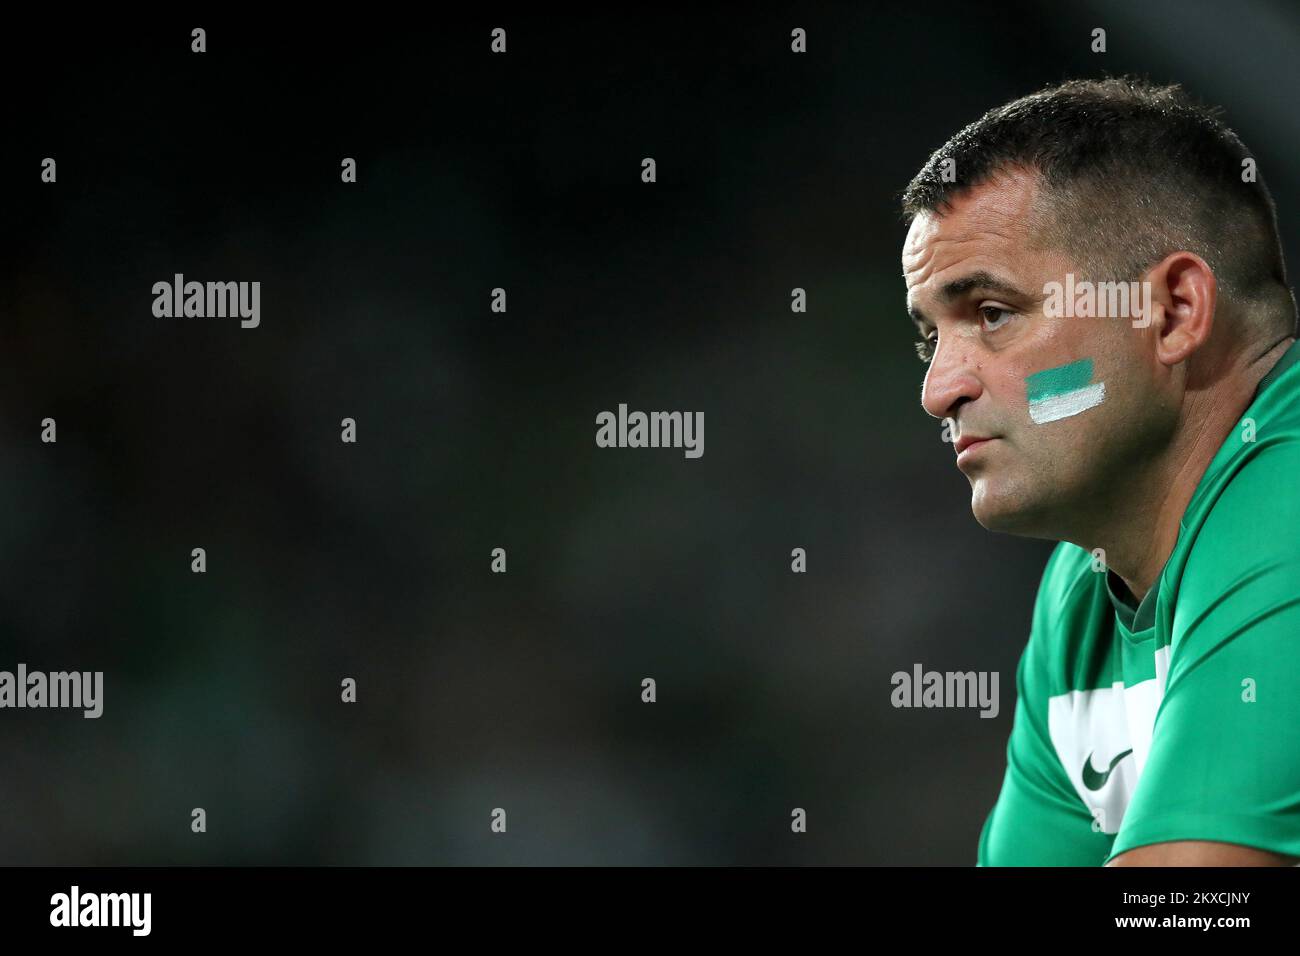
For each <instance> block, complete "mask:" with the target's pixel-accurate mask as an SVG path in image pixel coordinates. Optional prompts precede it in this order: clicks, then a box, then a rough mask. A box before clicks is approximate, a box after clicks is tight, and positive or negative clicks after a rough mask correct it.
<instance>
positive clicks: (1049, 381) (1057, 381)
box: [1025, 358, 1092, 403]
mask: <svg viewBox="0 0 1300 956" xmlns="http://www.w3.org/2000/svg"><path fill="white" fill-rule="evenodd" d="M1091 381H1092V359H1086V358H1085V359H1079V360H1078V361H1077V362H1070V363H1068V364H1066V365H1058V366H1057V367H1056V368H1048V369H1043V371H1041V372H1035V373H1034V374H1033V375H1030V376H1029V377H1028V378H1026V379H1025V389H1026V392H1027V393H1028V396H1029V401H1030V402H1031V403H1032V402H1040V401H1043V400H1044V399H1048V398H1052V397H1053V396H1055V395H1061V394H1064V393H1065V392H1073V391H1075V390H1076V389H1080V388H1084V387H1086V386H1087V385H1088V384H1089V383H1090V382H1091Z"/></svg>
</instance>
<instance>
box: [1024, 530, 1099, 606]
mask: <svg viewBox="0 0 1300 956" xmlns="http://www.w3.org/2000/svg"><path fill="white" fill-rule="evenodd" d="M1102 562H1103V556H1102V555H1100V554H1096V555H1094V554H1093V553H1092V552H1091V551H1088V550H1086V549H1084V548H1081V547H1079V546H1078V545H1077V544H1071V543H1070V542H1068V541H1059V542H1057V544H1056V547H1055V548H1053V549H1052V553H1051V554H1050V555H1048V557H1047V563H1046V564H1045V565H1043V574H1042V577H1041V579H1040V580H1039V582H1038V597H1037V599H1036V600H1035V603H1034V610H1035V616H1037V614H1038V613H1039V611H1040V610H1041V611H1043V612H1055V613H1059V612H1060V611H1062V610H1063V609H1064V608H1066V607H1067V606H1069V605H1070V604H1072V603H1077V602H1079V601H1080V600H1083V599H1087V598H1088V597H1089V595H1087V594H1086V593H1085V592H1086V588H1084V587H1083V585H1084V584H1085V583H1086V582H1088V581H1089V580H1091V576H1092V575H1094V574H1096V573H1097V570H1098V568H1099V567H1101V566H1102Z"/></svg>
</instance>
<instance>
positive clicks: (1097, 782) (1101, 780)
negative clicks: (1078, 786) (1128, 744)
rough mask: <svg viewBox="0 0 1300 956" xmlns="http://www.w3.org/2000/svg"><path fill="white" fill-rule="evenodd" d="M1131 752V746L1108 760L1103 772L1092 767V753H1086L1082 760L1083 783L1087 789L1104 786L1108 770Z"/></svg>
mask: <svg viewBox="0 0 1300 956" xmlns="http://www.w3.org/2000/svg"><path fill="white" fill-rule="evenodd" d="M1132 752H1133V750H1132V748H1129V749H1128V750H1126V751H1124V752H1123V753H1122V754H1119V755H1118V756H1116V757H1115V759H1114V760H1112V761H1111V762H1110V766H1109V767H1107V768H1106V772H1105V773H1098V772H1097V771H1096V770H1093V769H1092V754H1088V759H1086V760H1085V761H1084V762H1083V785H1084V786H1085V787H1087V788H1088V789H1089V790H1100V789H1101V788H1102V787H1104V786H1106V780H1107V779H1108V778H1109V777H1110V772H1111V771H1112V770H1114V769H1115V765H1116V764H1117V763H1119V762H1120V761H1121V760H1123V759H1124V758H1125V757H1127V756H1128V755H1129V754H1131V753H1132Z"/></svg>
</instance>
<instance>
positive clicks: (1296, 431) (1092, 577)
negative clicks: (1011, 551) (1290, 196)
mask: <svg viewBox="0 0 1300 956" xmlns="http://www.w3.org/2000/svg"><path fill="white" fill-rule="evenodd" d="M1116 480H1123V479H1122V477H1118V476H1117V479H1116ZM1101 558H1102V556H1101V555H1100V554H1098V555H1097V557H1096V559H1094V556H1093V554H1092V553H1090V552H1088V551H1086V550H1084V549H1083V548H1080V547H1078V546H1077V545H1073V544H1069V543H1066V542H1061V543H1060V544H1058V545H1057V546H1056V548H1055V550H1053V552H1052V554H1051V556H1050V557H1049V558H1048V561H1047V565H1046V568H1045V569H1044V571H1043V576H1042V580H1041V583H1040V584H1039V588H1038V596H1037V599H1036V601H1035V604H1034V611H1033V620H1032V622H1031V627H1030V632H1029V640H1028V642H1027V643H1026V645H1025V648H1024V651H1023V653H1022V654H1021V656H1020V662H1019V665H1018V667H1017V669H1016V693H1017V700H1016V711H1015V719H1014V724H1013V727H1012V730H1011V737H1010V739H1009V741H1008V743H1007V769H1006V774H1005V776H1004V777H1003V781H1002V790H1001V793H1000V794H999V795H998V799H997V802H996V804H995V805H994V806H993V809H992V811H991V812H990V813H989V815H988V818H987V819H986V820H985V822H984V827H983V830H982V832H981V833H980V838H979V851H978V865H980V866H1099V865H1101V864H1104V863H1105V862H1107V861H1109V860H1110V859H1111V858H1112V857H1114V856H1117V855H1119V854H1120V853H1123V852H1124V851H1126V850H1131V849H1133V848H1134V847H1138V846H1144V845H1146V844H1150V843H1163V842H1166V841H1169V840H1215V841H1221V842H1225V843H1239V844H1244V845H1246V846H1251V847H1258V848H1260V849H1263V850H1271V851H1273V852H1275V853H1282V854H1289V855H1294V856H1300V342H1295V343H1292V345H1291V347H1290V348H1289V349H1287V351H1286V352H1285V353H1284V354H1283V356H1282V358H1281V359H1280V360H1279V361H1278V362H1277V364H1276V365H1274V367H1273V368H1272V369H1270V371H1269V373H1268V374H1267V375H1266V376H1265V377H1264V379H1263V380H1262V381H1261V382H1260V384H1259V387H1258V388H1257V389H1256V391H1255V396H1254V398H1253V399H1252V401H1251V404H1250V406H1249V407H1248V408H1247V409H1246V411H1245V412H1243V413H1242V416H1241V418H1240V420H1239V421H1238V422H1237V424H1236V427H1234V429H1233V431H1232V432H1231V433H1230V434H1229V435H1228V437H1227V438H1226V439H1225V440H1224V442H1223V444H1222V446H1221V447H1220V448H1219V450H1218V452H1217V453H1216V454H1215V456H1214V459H1213V460H1212V461H1211V462H1210V465H1209V467H1208V468H1207V469H1206V471H1205V474H1204V475H1203V476H1202V477H1201V480H1200V482H1199V484H1198V485H1197V486H1196V491H1195V493H1194V494H1193V495H1192V498H1191V501H1190V502H1189V503H1188V505H1187V510H1186V511H1185V512H1184V514H1183V517H1182V521H1181V522H1180V523H1179V528H1178V541H1177V544H1175V545H1174V549H1173V552H1172V553H1171V554H1170V556H1169V559H1168V561H1167V562H1166V564H1165V566H1164V569H1163V571H1162V572H1161V574H1160V577H1159V579H1158V580H1157V582H1156V584H1155V585H1154V586H1153V587H1152V588H1151V590H1150V591H1149V592H1148V593H1147V594H1146V595H1145V596H1144V597H1143V599H1142V601H1141V603H1140V604H1139V605H1138V606H1136V607H1134V606H1133V605H1132V603H1130V600H1131V599H1129V596H1128V589H1127V588H1126V587H1125V586H1124V584H1123V582H1122V581H1121V580H1120V579H1119V578H1118V577H1117V576H1116V575H1115V573H1114V572H1113V571H1110V570H1108V569H1107V568H1106V567H1105V566H1104V564H1102V561H1101ZM1117 595H1123V596H1124V597H1122V598H1121V597H1118V596H1117Z"/></svg>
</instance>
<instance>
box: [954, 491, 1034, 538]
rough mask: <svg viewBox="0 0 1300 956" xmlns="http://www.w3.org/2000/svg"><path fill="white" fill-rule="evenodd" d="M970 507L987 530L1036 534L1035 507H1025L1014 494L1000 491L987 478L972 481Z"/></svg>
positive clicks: (1029, 535) (1027, 534)
mask: <svg viewBox="0 0 1300 956" xmlns="http://www.w3.org/2000/svg"><path fill="white" fill-rule="evenodd" d="M970 509H971V514H973V515H974V516H975V520H976V521H978V522H979V524H980V526H981V527H982V528H984V529H985V530H986V531H1000V532H1002V533H1003V534H1020V535H1026V536H1028V537H1033V536H1034V532H1033V527H1034V524H1035V522H1034V509H1032V508H1027V507H1025V505H1024V503H1023V502H1021V501H1018V500H1016V499H1015V498H1014V497H1013V496H1010V495H1007V494H1002V493H999V491H998V489H997V488H995V487H992V486H991V484H990V482H989V481H988V480H987V479H981V480H976V481H975V482H973V483H972V488H971V499H970Z"/></svg>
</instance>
